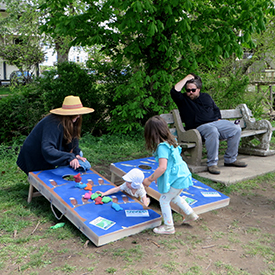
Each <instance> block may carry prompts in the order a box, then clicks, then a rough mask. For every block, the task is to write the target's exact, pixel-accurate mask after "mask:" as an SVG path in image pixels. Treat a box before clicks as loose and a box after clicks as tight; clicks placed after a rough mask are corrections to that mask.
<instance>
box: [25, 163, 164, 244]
mask: <svg viewBox="0 0 275 275" xmlns="http://www.w3.org/2000/svg"><path fill="white" fill-rule="evenodd" d="M76 174H77V172H76V171H74V170H73V169H71V168H69V167H59V168H56V169H52V170H44V171H38V172H30V173H29V176H28V180H29V182H30V192H33V187H35V188H36V189H37V190H38V192H40V193H41V194H42V195H43V196H44V197H45V198H46V199H47V200H48V201H49V202H50V203H51V207H52V206H54V207H56V208H57V209H58V210H59V211H60V212H61V213H62V214H63V215H64V216H66V218H67V219H68V220H70V221H71V222H72V223H73V224H74V225H75V226H76V227H77V228H78V229H79V230H80V231H81V232H82V233H83V234H84V235H86V236H87V237H88V238H89V239H90V240H91V241H92V242H93V243H94V244H95V245H96V246H101V245H104V244H107V243H109V242H112V241H115V240H118V239H121V238H124V237H126V236H130V235H133V234H136V233H139V232H141V231H142V230H145V229H148V228H153V227H155V226H158V225H160V224H161V221H162V217H161V215H159V214H158V213H156V212H155V211H153V210H152V209H150V208H148V207H145V206H144V205H143V204H142V203H141V202H139V201H138V200H136V199H134V198H132V197H130V196H128V195H127V194H125V193H123V192H118V193H115V194H113V195H115V197H116V198H113V201H114V202H115V200H116V201H117V202H116V203H117V204H118V205H119V206H120V207H121V208H122V209H123V210H120V211H116V210H115V209H114V208H112V203H113V202H112V201H110V202H108V203H104V204H95V201H94V200H91V199H88V200H87V199H84V198H83V196H84V194H85V193H87V192H89V191H87V190H84V189H83V188H78V187H76V182H75V181H72V180H69V179H68V177H67V176H68V175H76ZM81 177H82V180H81V182H82V183H83V184H87V183H88V182H89V183H91V184H92V183H93V187H92V193H95V192H96V191H102V192H105V191H107V190H109V189H111V188H113V187H116V185H115V184H113V183H111V182H110V181H108V180H107V179H105V178H104V177H102V176H101V175H100V174H99V173H97V172H96V171H94V170H93V169H91V170H89V171H87V172H86V173H84V174H81ZM31 197H32V194H29V198H31ZM110 197H111V196H110ZM52 210H53V212H54V214H55V215H56V213H55V211H54V208H53V207H52Z"/></svg>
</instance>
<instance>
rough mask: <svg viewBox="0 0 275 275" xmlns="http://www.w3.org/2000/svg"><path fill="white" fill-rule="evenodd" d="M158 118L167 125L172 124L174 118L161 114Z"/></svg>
mask: <svg viewBox="0 0 275 275" xmlns="http://www.w3.org/2000/svg"><path fill="white" fill-rule="evenodd" d="M160 117H162V118H163V119H164V120H165V121H166V123H167V124H172V123H174V118H173V115H172V114H161V115H160Z"/></svg>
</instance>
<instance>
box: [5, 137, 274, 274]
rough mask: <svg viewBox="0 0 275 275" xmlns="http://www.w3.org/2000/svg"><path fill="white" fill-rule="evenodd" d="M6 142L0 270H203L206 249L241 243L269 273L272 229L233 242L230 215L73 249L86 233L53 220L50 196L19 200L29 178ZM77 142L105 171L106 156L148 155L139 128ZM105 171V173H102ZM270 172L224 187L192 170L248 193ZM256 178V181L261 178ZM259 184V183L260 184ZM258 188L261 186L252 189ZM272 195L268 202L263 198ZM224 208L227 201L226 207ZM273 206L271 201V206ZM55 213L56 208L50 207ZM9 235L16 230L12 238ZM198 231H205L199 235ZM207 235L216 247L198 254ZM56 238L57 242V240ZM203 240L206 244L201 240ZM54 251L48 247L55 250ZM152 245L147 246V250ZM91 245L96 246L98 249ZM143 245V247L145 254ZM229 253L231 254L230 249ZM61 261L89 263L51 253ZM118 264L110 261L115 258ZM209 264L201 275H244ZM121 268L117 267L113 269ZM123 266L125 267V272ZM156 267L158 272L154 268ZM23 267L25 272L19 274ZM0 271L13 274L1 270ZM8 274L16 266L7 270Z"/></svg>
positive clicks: (253, 229) (254, 228) (249, 229)
mask: <svg viewBox="0 0 275 275" xmlns="http://www.w3.org/2000/svg"><path fill="white" fill-rule="evenodd" d="M15 146H20V144H16V143H15V144H14V148H9V149H8V148H6V147H5V146H4V145H0V167H1V170H0V187H1V188H0V273H1V274H2V273H3V272H2V271H4V270H7V269H8V268H9V267H10V266H14V270H16V272H17V273H18V271H20V272H21V273H22V274H42V273H43V272H42V273H41V270H42V269H44V270H45V269H46V270H48V271H50V272H52V273H53V274H56V273H55V272H57V273H58V274H77V273H78V274H86V273H87V274H90V273H91V274H93V273H95V274H96V273H99V272H101V273H100V274H118V273H119V272H120V269H121V268H122V269H123V270H124V271H125V273H122V274H133V275H153V274H188V275H193V274H206V273H205V268H206V267H207V266H208V263H209V258H208V254H207V253H211V252H212V251H214V250H216V249H223V248H224V249H228V250H230V249H232V250H234V249H235V246H242V247H243V249H244V251H245V254H246V255H249V257H255V258H259V257H260V258H261V259H263V261H265V262H266V263H267V266H268V268H267V269H266V270H262V271H261V272H262V273H261V274H274V272H275V249H274V240H275V235H274V234H273V233H272V232H270V233H269V234H267V233H266V232H263V230H261V229H260V228H259V227H258V225H257V224H251V225H249V226H246V227H245V234H247V235H248V236H249V237H250V241H249V242H247V243H245V244H242V243H240V240H239V237H240V231H239V228H240V227H241V226H242V224H241V221H238V220H234V219H233V220H232V221H231V222H229V227H228V228H227V229H226V230H225V231H222V229H220V230H216V231H213V230H212V225H211V223H206V222H205V221H203V219H202V220H201V221H200V222H199V223H198V224H197V225H196V226H197V228H199V232H200V233H198V234H197V233H194V231H193V230H191V228H188V227H186V230H184V233H183V232H181V231H177V232H176V234H175V235H173V236H157V237H156V236H155V235H154V234H153V233H152V230H148V231H144V232H141V233H140V234H138V235H137V237H136V238H133V239H132V242H131V244H130V245H127V246H125V245H124V244H125V242H127V240H128V238H124V239H122V240H119V241H117V242H116V244H117V245H116V246H114V247H113V245H112V243H111V244H109V245H106V248H105V247H104V248H102V249H101V250H100V249H98V250H97V249H90V250H84V249H81V250H77V251H75V250H74V249H73V247H72V244H77V245H78V246H79V247H83V245H84V244H85V242H86V241H87V238H86V237H85V236H84V235H83V234H82V233H81V232H80V231H79V230H78V229H77V227H75V226H74V225H73V224H72V223H71V222H69V221H68V220H67V219H66V218H64V217H63V218H62V220H61V221H57V220H56V218H55V216H54V214H53V213H52V211H51V210H50V207H49V202H48V201H47V200H46V199H45V198H44V197H37V198H34V199H33V200H32V202H31V203H30V204H28V203H27V201H26V199H27V196H28V188H29V183H28V181H27V177H26V175H25V174H24V173H23V172H22V171H20V170H19V169H18V168H17V166H16V159H17V154H18V150H16V148H15ZM80 147H81V148H82V150H83V152H84V156H85V157H87V158H88V160H89V161H90V162H91V164H92V167H94V166H96V167H98V168H99V169H102V173H106V170H108V169H109V165H110V163H111V162H118V161H123V160H130V159H136V158H142V157H146V156H150V154H149V153H148V152H147V151H146V150H145V149H144V140H143V136H142V133H138V134H136V135H129V136H125V135H104V136H102V137H93V136H91V135H88V134H86V135H84V137H83V138H82V139H81V141H80ZM103 175H104V174H103ZM274 176H275V174H274V173H270V174H266V175H263V176H260V177H257V178H255V179H252V180H248V181H244V182H240V183H237V184H234V185H230V186H228V187H226V186H224V185H222V184H216V183H213V182H211V181H210V180H205V179H202V178H200V177H198V176H197V175H193V177H194V178H197V179H198V180H201V181H203V182H204V183H205V184H207V185H209V186H211V187H213V188H215V189H216V190H219V191H221V192H223V193H225V194H227V195H230V194H232V193H234V194H237V195H239V196H241V197H242V196H249V197H252V198H253V196H254V195H256V194H257V191H259V190H261V191H262V189H263V186H267V185H268V186H271V187H274V190H275V181H274ZM261 183H262V184H261ZM260 186H261V187H260ZM259 188H261V189H259ZM271 203H273V204H274V201H270V204H271ZM229 207H230V205H229ZM274 208H275V204H274ZM57 214H59V213H58V211H57ZM219 214H220V211H219V210H215V211H213V213H212V214H211V215H215V216H217V215H219ZM173 218H174V221H175V222H176V223H180V221H181V219H182V217H181V216H180V215H179V214H177V213H174V214H173ZM57 222H65V226H64V227H62V228H59V229H58V230H52V229H50V227H51V226H52V225H54V224H56V223H57ZM38 223H39V229H37V231H36V232H35V234H31V233H32V231H33V229H34V228H35V227H36V225H37V224H38ZM15 234H17V236H16V237H15ZM203 236H204V237H203ZM206 236H208V237H209V238H210V240H211V241H213V242H220V245H216V246H215V247H213V248H211V249H209V250H208V251H206V250H205V254H202V255H197V252H198V251H201V247H203V246H205V238H206ZM138 237H139V238H141V239H147V242H145V243H146V245H144V246H142V245H140V244H139V239H138ZM150 239H153V240H154V241H155V242H156V243H158V244H159V245H160V248H157V253H155V252H156V251H154V254H153V250H152V248H154V247H155V244H153V243H151V242H150V241H149V240H150ZM57 243H58V246H57V245H56V244H57ZM206 246H207V245H206ZM54 249H55V250H54ZM151 250H152V252H151ZM97 251H100V252H99V253H97ZM148 251H149V252H148ZM181 251H184V255H185V257H192V258H194V263H193V264H189V265H187V264H186V263H185V262H184V259H181V258H179V256H178V254H179V253H180V252H181ZM146 253H152V254H151V255H150V257H154V260H153V261H154V262H155V264H153V266H152V269H148V268H147V267H142V263H143V262H144V261H146V260H147V257H148V256H145V255H148V254H146ZM232 253H233V252H232ZM164 254H165V256H166V261H163V262H161V261H159V257H161V256H163V255H164ZM56 257H58V258H59V259H63V258H64V259H68V258H69V257H84V258H86V259H87V260H89V263H90V264H89V265H87V266H81V264H79V265H77V266H76V264H72V263H70V261H63V262H62V261H60V262H58V263H57V262H56V260H55V258H56ZM103 257H106V258H108V259H109V260H111V261H112V264H110V265H109V266H101V259H102V258H103ZM118 261H119V262H120V263H122V265H121V266H117V265H116V263H117V262H118ZM53 263H55V265H54V264H53ZM136 266H141V268H142V269H141V270H136V269H135V268H136ZM212 266H213V267H215V268H216V273H215V272H212V273H208V274H213V275H214V274H248V273H247V272H245V271H241V270H239V269H238V267H237V266H234V262H231V263H230V264H228V263H224V262H222V261H216V262H214V261H213V262H212V264H211V267H212ZM119 268H120V269H119ZM126 270H127V272H126ZM160 270H161V271H160ZM24 272H25V273H24ZM3 274H13V273H12V272H11V273H3ZM14 274H15V272H14Z"/></svg>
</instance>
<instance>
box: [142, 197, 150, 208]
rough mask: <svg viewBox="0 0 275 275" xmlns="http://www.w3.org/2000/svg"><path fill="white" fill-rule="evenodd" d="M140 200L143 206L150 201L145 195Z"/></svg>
mask: <svg viewBox="0 0 275 275" xmlns="http://www.w3.org/2000/svg"><path fill="white" fill-rule="evenodd" d="M141 200H142V202H143V204H144V205H145V206H148V205H149V203H150V199H149V198H148V197H147V196H143V197H142V198H141Z"/></svg>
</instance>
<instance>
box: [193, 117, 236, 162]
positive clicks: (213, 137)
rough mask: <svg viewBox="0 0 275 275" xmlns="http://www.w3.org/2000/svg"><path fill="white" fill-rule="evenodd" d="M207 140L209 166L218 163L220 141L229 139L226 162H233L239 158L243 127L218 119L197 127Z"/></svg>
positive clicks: (225, 156)
mask: <svg viewBox="0 0 275 275" xmlns="http://www.w3.org/2000/svg"><path fill="white" fill-rule="evenodd" d="M197 130H198V131H199V132H200V134H201V136H202V137H203V139H204V140H205V146H206V150H207V166H213V165H217V164H218V160H219V141H220V140H224V139H226V140H227V149H226V152H225V155H224V163H232V162H234V161H235V160H236V159H237V156H238V148H239V143H240V138H241V128H240V127H239V126H238V125H235V124H234V123H232V122H230V121H228V120H217V121H214V122H210V123H206V124H202V125H200V126H199V127H197Z"/></svg>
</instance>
